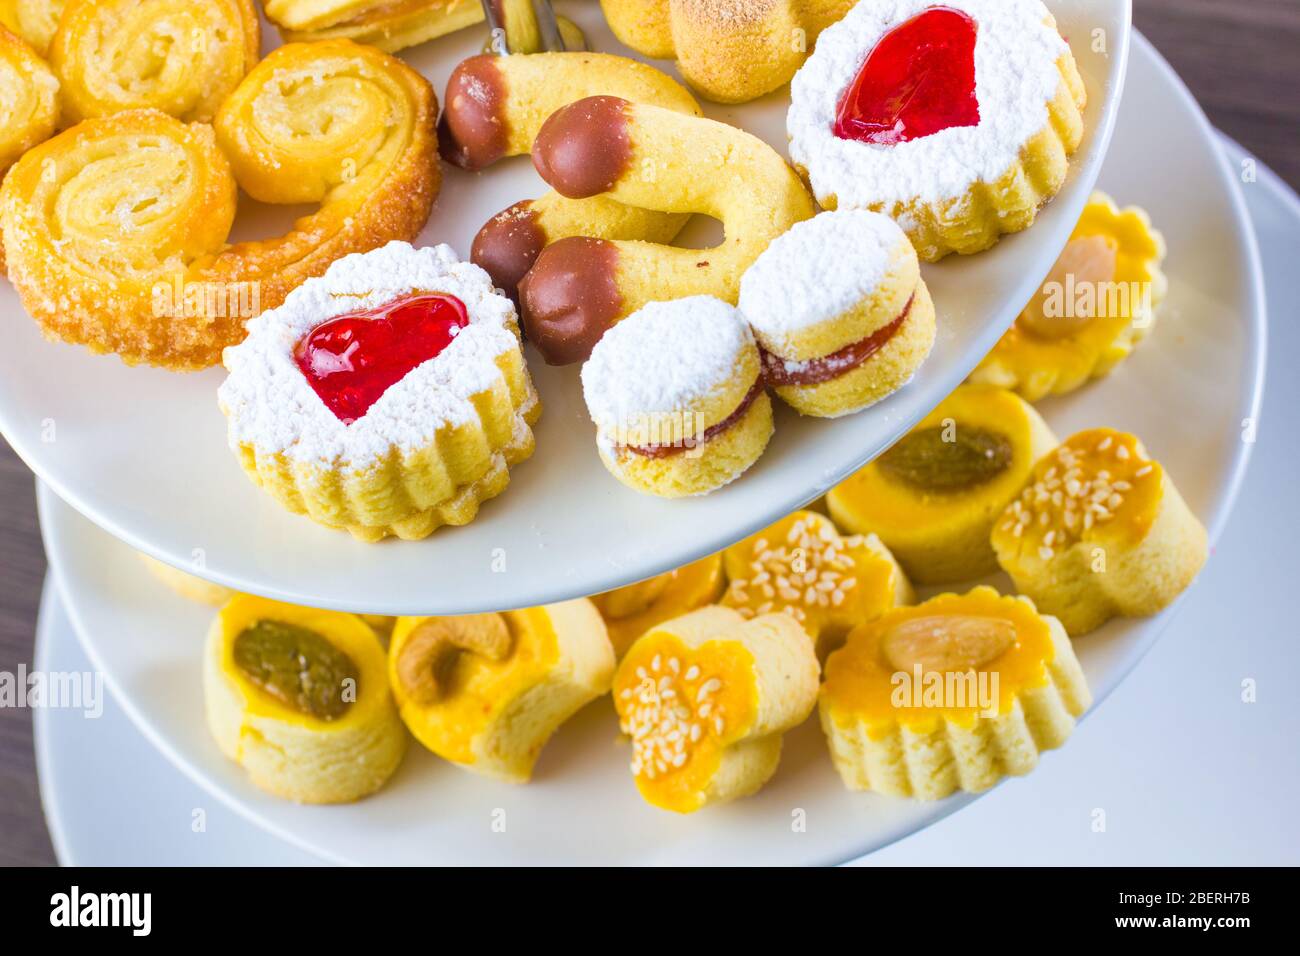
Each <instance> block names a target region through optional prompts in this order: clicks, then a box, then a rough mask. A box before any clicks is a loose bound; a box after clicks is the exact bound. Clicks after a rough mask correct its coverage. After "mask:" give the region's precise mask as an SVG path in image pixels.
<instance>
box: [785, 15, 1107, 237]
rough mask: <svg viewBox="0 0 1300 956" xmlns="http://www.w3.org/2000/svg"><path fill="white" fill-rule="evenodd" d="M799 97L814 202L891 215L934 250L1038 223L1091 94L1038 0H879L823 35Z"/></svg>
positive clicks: (793, 128) (801, 163) (794, 150)
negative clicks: (1042, 208)
mask: <svg viewBox="0 0 1300 956" xmlns="http://www.w3.org/2000/svg"><path fill="white" fill-rule="evenodd" d="M790 100H791V102H790V111H789V114H788V118H787V131H788V133H789V135H790V158H791V159H792V160H793V162H794V164H795V166H796V167H798V168H800V169H801V170H803V171H804V172H805V173H806V175H807V177H808V180H809V182H810V183H811V185H812V189H813V192H814V194H815V195H816V196H817V201H818V202H819V203H821V204H822V206H824V207H825V208H827V209H874V210H878V211H880V212H883V213H887V214H888V215H890V216H892V217H893V218H894V219H896V220H897V221H898V223H899V225H901V226H902V227H903V229H904V230H905V231H906V232H907V234H908V236H910V237H911V239H912V243H913V244H914V245H915V246H916V251H917V254H918V255H920V257H921V258H922V259H924V260H926V261H934V260H936V259H940V258H942V257H943V256H945V255H947V254H948V253H950V252H961V253H974V252H980V251H981V250H983V249H987V248H988V247H989V246H992V245H993V244H994V243H995V242H997V240H998V238H999V237H1000V236H1001V235H1003V234H1005V233H1010V232H1019V231H1020V230H1022V229H1027V228H1028V227H1029V226H1030V225H1032V224H1033V222H1034V219H1035V217H1036V216H1037V213H1038V208H1039V207H1040V206H1041V205H1043V203H1045V202H1047V201H1048V200H1049V199H1051V198H1052V197H1053V196H1055V195H1056V194H1057V193H1058V192H1059V191H1060V189H1061V186H1062V185H1063V184H1064V183H1065V177H1066V174H1067V173H1068V171H1069V156H1070V154H1071V153H1073V152H1074V151H1075V150H1076V149H1077V148H1078V147H1079V143H1080V141H1081V140H1082V137H1083V113H1082V110H1083V106H1084V103H1085V101H1086V93H1085V90H1084V86H1083V80H1082V79H1081V78H1080V76H1079V71H1078V68H1077V67H1076V66H1075V62H1074V55H1073V54H1072V53H1071V52H1070V47H1069V45H1068V44H1067V43H1066V42H1065V41H1064V40H1063V39H1062V38H1061V36H1060V34H1059V33H1058V32H1057V30H1056V23H1055V21H1054V20H1053V18H1052V15H1051V14H1050V13H1049V12H1048V11H1047V8H1046V7H1045V6H1043V4H1042V3H1041V2H1040V0H950V2H947V3H944V4H935V3H933V0H875V2H870V3H859V4H858V5H857V6H856V7H854V8H853V9H852V10H850V11H849V12H848V14H847V15H846V16H845V17H844V19H843V20H841V21H840V22H839V23H837V24H835V25H834V26H832V27H830V28H828V29H827V30H826V31H825V32H824V33H823V34H822V35H821V37H820V38H819V39H818V41H817V49H816V50H815V51H814V52H813V55H812V56H811V57H809V58H808V62H807V63H805V64H804V65H803V67H802V68H801V69H800V70H799V72H798V73H797V74H796V75H795V78H794V80H793V81H792V83H791V84H790Z"/></svg>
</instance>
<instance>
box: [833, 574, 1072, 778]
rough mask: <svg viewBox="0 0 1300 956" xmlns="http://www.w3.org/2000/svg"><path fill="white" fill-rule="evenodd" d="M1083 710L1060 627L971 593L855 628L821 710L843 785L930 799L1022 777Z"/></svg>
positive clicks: (1026, 605) (994, 596) (1025, 606)
mask: <svg viewBox="0 0 1300 956" xmlns="http://www.w3.org/2000/svg"><path fill="white" fill-rule="evenodd" d="M1091 702H1092V698H1091V695H1090V693H1089V691H1088V685H1087V682H1086V681H1085V679H1084V676H1083V670H1082V669H1081V668H1080V667H1079V661H1078V659H1077V658H1076V657H1075V656H1074V649H1073V648H1072V647H1071V646H1070V639H1069V638H1068V637H1067V636H1066V634H1065V629H1064V628H1063V627H1061V624H1060V622H1059V621H1057V620H1056V619H1055V618H1053V617H1046V616H1044V615H1041V614H1039V613H1037V612H1036V611H1035V609H1034V605H1033V603H1032V602H1031V601H1030V600H1029V599H1028V598H1011V597H1000V596H999V595H998V593H997V592H996V591H994V590H993V589H992V588H988V587H980V588H976V589H975V590H973V591H971V592H970V593H969V594H965V595H957V594H944V595H941V596H939V597H936V598H933V599H931V600H929V601H926V602H925V603H924V604H919V605H917V606H915V607H904V608H898V609H896V610H893V611H890V612H889V613H888V614H886V615H884V616H883V617H879V618H877V619H876V620H874V621H871V622H870V623H867V624H863V625H861V626H860V627H857V628H855V629H854V630H853V631H852V633H850V634H849V637H848V640H847V642H846V643H845V645H844V646H843V647H842V648H840V650H838V651H836V652H835V653H834V654H832V655H831V656H830V659H829V660H828V661H827V662H826V682H825V684H823V686H822V690H821V699H820V712H821V722H822V729H823V730H824V731H825V733H826V739H827V741H828V743H829V744H830V749H831V759H832V760H833V761H834V763H835V769H836V770H838V771H839V773H840V776H841V777H842V778H843V779H844V783H845V785H846V786H847V787H849V789H851V790H874V791H876V792H877V793H883V794H887V795H889V796H895V797H916V798H918V799H921V800H938V799H941V798H943V797H946V796H948V795H949V794H951V793H953V792H954V791H956V790H965V791H968V792H970V793H979V792H981V791H984V790H987V789H988V788H989V787H991V786H993V785H994V784H995V783H997V782H998V781H999V780H1000V779H1002V777H1003V776H1007V775H1012V776H1018V775H1020V774H1026V773H1029V771H1031V770H1033V769H1034V767H1035V766H1037V764H1038V756H1039V754H1040V753H1041V752H1042V751H1044V750H1050V749H1052V748H1054V747H1059V746H1060V745H1061V744H1063V743H1064V742H1065V740H1066V738H1068V737H1069V736H1070V733H1071V731H1072V730H1073V729H1074V723H1075V719H1076V718H1078V717H1079V716H1080V715H1081V714H1082V713H1083V712H1084V711H1085V710H1087V709H1088V706H1089V704H1090V703H1091Z"/></svg>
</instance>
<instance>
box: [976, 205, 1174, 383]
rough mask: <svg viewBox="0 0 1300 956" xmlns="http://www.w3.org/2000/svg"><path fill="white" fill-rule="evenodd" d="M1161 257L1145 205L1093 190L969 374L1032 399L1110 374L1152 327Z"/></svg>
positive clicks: (1165, 284) (1160, 288) (1162, 281)
mask: <svg viewBox="0 0 1300 956" xmlns="http://www.w3.org/2000/svg"><path fill="white" fill-rule="evenodd" d="M1164 258H1165V239H1164V236H1162V235H1161V234H1160V233H1159V232H1158V231H1157V230H1156V229H1155V228H1154V227H1153V226H1152V225H1151V219H1150V217H1148V216H1147V214H1146V211H1145V210H1143V209H1140V208H1138V207H1137V206H1128V207H1126V208H1124V209H1120V208H1119V207H1117V206H1116V205H1115V201H1114V200H1113V199H1111V198H1110V197H1109V196H1107V195H1106V194H1105V193H1093V195H1092V198H1091V199H1090V200H1089V201H1088V206H1087V208H1085V209H1084V211H1083V215H1082V216H1081V217H1080V219H1079V223H1078V225H1076V226H1075V227H1074V233H1073V234H1072V235H1071V236H1070V241H1069V242H1068V243H1067V244H1066V247H1065V250H1064V251H1063V252H1062V253H1061V256H1060V258H1058V259H1057V260H1056V265H1055V266H1053V267H1052V271H1051V273H1049V274H1048V276H1047V278H1046V279H1045V280H1043V284H1042V286H1041V287H1040V288H1039V290H1038V292H1037V293H1035V295H1034V298H1033V299H1032V300H1031V301H1030V303H1029V304H1028V305H1027V306H1025V308H1024V310H1023V311H1022V312H1021V313H1020V315H1019V317H1018V318H1017V319H1016V321H1015V324H1014V325H1012V326H1011V328H1010V329H1008V330H1007V332H1006V334H1005V335H1003V336H1002V338H1001V339H1000V340H999V341H998V344H997V345H996V346H994V347H993V351H991V352H989V354H988V355H987V356H985V358H984V361H982V362H981V363H980V364H979V367H978V368H976V369H975V371H974V372H972V373H971V376H970V380H971V381H972V382H977V383H981V384H985V385H1000V386H1002V387H1003V388H1009V389H1012V390H1014V391H1016V392H1018V393H1019V394H1020V395H1022V396H1023V397H1024V398H1025V400H1026V401H1030V402H1036V401H1038V400H1039V399H1040V398H1044V397H1045V396H1047V395H1065V394H1067V393H1069V392H1073V391H1074V390H1075V389H1077V388H1081V387H1082V386H1083V385H1085V384H1087V383H1088V382H1090V381H1093V380H1094V379H1098V378H1104V377H1105V376H1107V375H1109V374H1110V373H1111V372H1113V371H1114V370H1115V368H1116V366H1118V365H1119V364H1120V363H1121V362H1122V361H1124V359H1126V358H1128V356H1129V354H1130V353H1131V352H1132V351H1133V348H1134V346H1136V345H1137V343H1138V342H1140V341H1142V340H1143V339H1144V338H1146V337H1147V336H1148V335H1150V334H1151V330H1152V329H1153V328H1154V327H1155V323H1156V310H1157V308H1158V307H1159V305H1160V303H1161V302H1162V301H1163V300H1164V297H1165V294H1166V292H1167V291H1168V289H1169V280H1168V279H1166V278H1165V274H1164V272H1163V271H1162V269H1161V268H1160V265H1161V263H1162V262H1163V261H1164Z"/></svg>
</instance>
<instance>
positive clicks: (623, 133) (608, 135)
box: [533, 96, 632, 199]
mask: <svg viewBox="0 0 1300 956" xmlns="http://www.w3.org/2000/svg"><path fill="white" fill-rule="evenodd" d="M631 105H632V104H631V103H629V102H628V101H627V100H624V99H620V98H619V97H617V96H588V97H587V98H586V99H583V100H578V101H577V102H576V103H570V104H569V105H568V106H563V107H561V108H560V109H558V110H556V111H555V112H554V113H552V114H551V115H550V116H549V117H548V118H547V120H546V122H545V123H543V124H542V128H541V130H540V131H538V133H537V138H536V139H535V140H533V165H534V166H536V167H537V171H538V172H539V173H540V174H541V176H542V178H543V179H545V180H546V181H547V182H548V183H549V184H550V185H551V186H552V187H553V188H554V189H555V191H556V192H558V193H559V194H560V195H561V196H568V197H569V198H570V199H585V198H587V197H588V196H597V195H600V194H601V193H603V192H608V191H609V190H610V189H611V188H613V186H614V184H615V183H616V182H618V180H619V177H620V176H622V175H623V173H624V172H626V171H627V168H628V164H629V163H630V162H631V160H632V141H631V140H630V139H629V137H628V131H627V110H628V107H630V106H631Z"/></svg>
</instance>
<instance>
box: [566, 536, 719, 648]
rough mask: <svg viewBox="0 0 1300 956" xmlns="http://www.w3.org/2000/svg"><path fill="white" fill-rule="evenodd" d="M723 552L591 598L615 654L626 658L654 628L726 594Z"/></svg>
mask: <svg viewBox="0 0 1300 956" xmlns="http://www.w3.org/2000/svg"><path fill="white" fill-rule="evenodd" d="M725 587H726V579H725V578H724V577H723V574H722V555H721V554H720V553H719V554H711V555H709V556H708V557H707V558H701V559H700V560H698V561H693V562H691V563H690V564H686V565H683V566H682V567H680V568H675V569H673V570H672V571H669V572H668V573H667V574H659V575H656V576H655V577H653V578H649V579H647V580H645V581H638V582H637V583H636V584H629V585H627V586H626V587H621V588H617V589H615V590H613V591H606V592H605V593H604V594H597V595H595V596H593V597H592V599H591V601H592V603H593V604H595V605H596V610H598V611H600V616H601V617H603V618H604V619H605V626H606V627H607V628H608V629H609V640H610V643H611V644H613V645H614V653H615V654H616V655H617V656H618V657H620V658H621V657H622V656H623V655H624V654H626V653H627V649H628V648H629V647H631V646H632V642H633V641H635V640H636V639H637V638H638V637H640V636H641V635H642V634H644V633H645V632H646V631H648V630H650V628H652V627H654V626H656V625H658V624H662V623H663V622H664V621H667V620H669V619H670V618H674V617H679V616H681V615H683V614H685V613H687V612H688V611H694V610H695V609H696V608H699V607H703V606H704V605H706V604H712V603H713V602H714V601H716V600H718V598H720V597H722V592H723V590H724V589H725Z"/></svg>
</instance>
